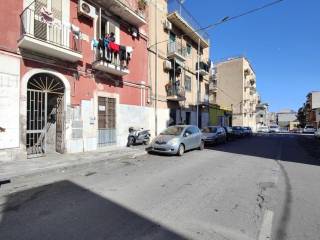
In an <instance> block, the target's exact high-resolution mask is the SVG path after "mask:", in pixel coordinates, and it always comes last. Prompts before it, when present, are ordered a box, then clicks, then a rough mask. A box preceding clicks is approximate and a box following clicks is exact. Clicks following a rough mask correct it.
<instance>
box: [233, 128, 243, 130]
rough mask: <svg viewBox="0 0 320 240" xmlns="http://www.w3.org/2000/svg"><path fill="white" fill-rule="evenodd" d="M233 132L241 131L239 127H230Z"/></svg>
mask: <svg viewBox="0 0 320 240" xmlns="http://www.w3.org/2000/svg"><path fill="white" fill-rule="evenodd" d="M232 129H233V130H241V127H232Z"/></svg>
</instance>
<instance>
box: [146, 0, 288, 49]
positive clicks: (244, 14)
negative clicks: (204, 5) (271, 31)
mask: <svg viewBox="0 0 320 240" xmlns="http://www.w3.org/2000/svg"><path fill="white" fill-rule="evenodd" d="M283 1H284V0H276V1H273V2H270V3H267V4H265V5H262V6H260V7H257V8H253V9H251V10H249V11H246V12H243V13H240V14H238V15H235V16H232V17H225V18H223V19H222V20H221V21H219V22H216V23H212V24H209V25H208V26H206V27H203V28H199V29H196V30H194V31H189V32H187V33H185V34H183V35H182V37H183V36H185V35H188V34H190V33H196V32H199V31H204V30H207V29H210V28H213V27H216V26H218V25H220V24H223V23H226V22H229V21H232V20H235V19H238V18H241V17H244V16H247V15H249V14H252V13H255V12H258V11H261V10H263V9H265V8H268V7H271V6H273V5H276V4H279V3H281V2H283ZM168 41H169V39H166V40H163V41H159V42H157V43H154V44H152V45H150V46H149V47H148V48H151V47H153V46H155V45H158V44H160V43H165V42H168Z"/></svg>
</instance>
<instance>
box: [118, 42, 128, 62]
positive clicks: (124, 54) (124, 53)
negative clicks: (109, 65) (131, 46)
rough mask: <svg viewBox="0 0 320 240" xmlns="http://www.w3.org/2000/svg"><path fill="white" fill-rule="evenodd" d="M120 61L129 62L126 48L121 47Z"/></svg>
mask: <svg viewBox="0 0 320 240" xmlns="http://www.w3.org/2000/svg"><path fill="white" fill-rule="evenodd" d="M119 56H120V61H125V60H127V48H126V46H122V45H121V46H120V54H119Z"/></svg>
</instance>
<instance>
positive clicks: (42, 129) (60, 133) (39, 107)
mask: <svg viewBox="0 0 320 240" xmlns="http://www.w3.org/2000/svg"><path fill="white" fill-rule="evenodd" d="M64 89H65V88H64V84H63V82H62V81H61V80H60V79H58V78H57V77H55V76H53V75H51V74H41V73H40V74H36V75H34V76H32V77H31V78H30V80H29V82H28V86H27V124H26V125H27V131H26V147H27V154H28V157H37V156H43V155H44V154H45V153H47V152H48V151H50V150H51V151H52V150H53V151H57V152H59V153H63V152H64V131H65V127H64V122H65V121H64Z"/></svg>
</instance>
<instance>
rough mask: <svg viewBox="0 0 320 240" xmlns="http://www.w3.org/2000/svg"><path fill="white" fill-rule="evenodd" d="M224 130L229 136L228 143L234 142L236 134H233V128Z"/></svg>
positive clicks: (225, 127)
mask: <svg viewBox="0 0 320 240" xmlns="http://www.w3.org/2000/svg"><path fill="white" fill-rule="evenodd" d="M223 128H224V130H225V131H226V134H227V141H231V140H233V139H234V134H233V131H232V127H227V126H224V127H223Z"/></svg>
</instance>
